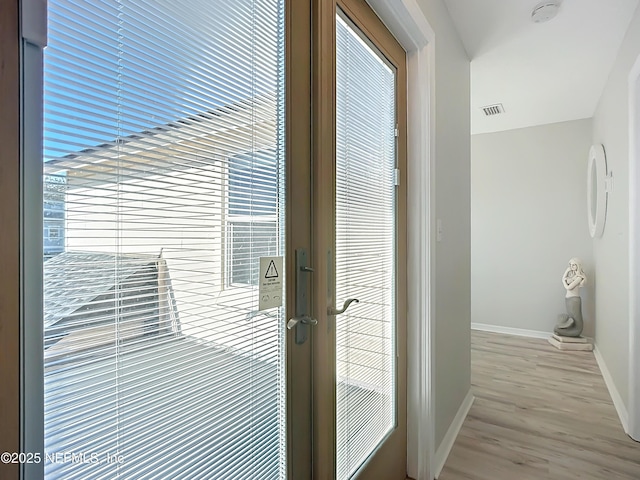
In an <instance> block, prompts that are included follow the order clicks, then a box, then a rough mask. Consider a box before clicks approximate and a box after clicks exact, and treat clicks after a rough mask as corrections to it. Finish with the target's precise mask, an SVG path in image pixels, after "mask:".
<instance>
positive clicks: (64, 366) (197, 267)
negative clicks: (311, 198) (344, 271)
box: [42, 0, 286, 480]
mask: <svg viewBox="0 0 640 480" xmlns="http://www.w3.org/2000/svg"><path fill="white" fill-rule="evenodd" d="M283 12H284V3H283V0H237V1H236V0H234V1H232V2H229V1H222V0H185V1H179V2H178V1H174V0H90V1H89V0H87V1H85V0H49V2H48V16H49V43H48V47H47V48H46V49H45V53H44V83H45V92H44V135H45V140H44V151H43V159H44V162H43V181H44V192H43V199H44V202H43V209H42V214H43V219H44V228H43V234H44V251H43V268H44V282H43V292H44V312H43V328H44V337H45V341H44V359H45V360H44V361H45V363H44V386H45V387H44V388H45V395H44V417H45V425H44V434H45V457H44V461H45V478H46V479H47V480H52V479H65V480H72V479H81V480H87V479H92V480H95V479H109V480H113V479H135V480H140V479H188V480H193V479H207V480H210V479H252V480H253V479H276V478H284V476H285V472H286V464H285V463H286V442H285V439H286V435H285V433H286V430H285V420H284V419H285V403H286V399H285V376H284V375H285V370H284V361H285V358H284V332H283V328H282V326H283V325H284V323H285V322H284V319H283V318H282V315H283V311H282V310H281V309H278V308H276V309H271V310H268V311H262V312H260V311H258V292H257V287H256V286H255V284H256V275H257V266H258V264H259V257H260V256H261V255H283V248H284V240H285V239H284V202H285V199H284V172H285V159H284V138H283V132H284V124H283V122H284V103H283V99H284V90H283V89H284V37H283V36H284V13H283Z"/></svg>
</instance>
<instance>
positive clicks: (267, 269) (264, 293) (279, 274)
mask: <svg viewBox="0 0 640 480" xmlns="http://www.w3.org/2000/svg"><path fill="white" fill-rule="evenodd" d="M283 275H284V272H283V271H282V257H260V279H259V281H260V283H259V285H260V288H259V293H260V301H259V303H258V310H266V309H268V308H274V307H280V306H282V284H283V281H282V279H283Z"/></svg>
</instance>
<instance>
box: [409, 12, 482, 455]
mask: <svg viewBox="0 0 640 480" xmlns="http://www.w3.org/2000/svg"><path fill="white" fill-rule="evenodd" d="M418 4H419V5H420V7H421V9H422V11H423V12H424V14H425V17H426V18H427V21H428V22H429V24H430V25H431V27H432V28H433V30H434V31H435V35H436V39H435V85H434V88H435V97H436V105H435V107H436V113H435V139H434V140H435V184H436V188H435V215H436V218H439V219H441V221H442V225H443V238H442V241H441V242H439V243H436V244H435V275H434V278H432V279H431V281H432V282H434V285H435V288H434V290H435V298H434V299H433V300H434V302H435V318H433V319H432V321H434V322H435V339H434V344H435V346H436V347H435V348H436V351H435V378H434V394H435V400H434V402H435V448H434V450H436V449H437V448H438V447H439V446H440V444H441V442H442V440H443V438H444V436H445V434H446V433H447V430H448V429H449V427H450V426H451V424H452V421H453V419H454V417H455V416H456V413H457V412H458V410H459V408H460V407H461V405H462V402H463V401H464V399H465V397H466V395H467V394H468V392H469V389H470V385H471V367H470V310H471V297H470V289H471V285H470V249H471V246H470V237H471V233H470V215H471V213H470V132H471V127H470V113H469V112H470V83H469V82H470V81H469V77H470V68H469V67H470V64H469V59H468V57H467V54H466V52H465V50H464V47H463V45H462V42H461V41H460V38H459V36H458V34H457V32H456V30H455V27H454V26H453V23H452V22H451V18H450V16H449V12H448V11H447V9H446V7H445V5H444V3H443V2H442V0H418ZM409 208H411V206H409ZM433 223H434V224H435V222H433ZM434 224H432V225H431V227H432V228H435V225H434Z"/></svg>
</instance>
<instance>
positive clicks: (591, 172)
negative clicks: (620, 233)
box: [587, 145, 609, 238]
mask: <svg viewBox="0 0 640 480" xmlns="http://www.w3.org/2000/svg"><path fill="white" fill-rule="evenodd" d="M608 192H609V174H608V172H607V160H606V157H605V153H604V147H603V146H602V145H592V146H591V148H590V149H589V163H588V165H587V212H588V217H589V233H590V234H591V237H593V238H599V237H601V236H602V233H603V232H604V224H605V222H606V218H607V196H608Z"/></svg>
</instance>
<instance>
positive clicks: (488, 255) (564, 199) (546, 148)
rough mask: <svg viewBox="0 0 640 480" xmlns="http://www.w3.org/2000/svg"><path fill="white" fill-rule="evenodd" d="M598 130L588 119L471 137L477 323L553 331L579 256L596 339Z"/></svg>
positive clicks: (589, 331) (588, 322) (589, 329)
mask: <svg viewBox="0 0 640 480" xmlns="http://www.w3.org/2000/svg"><path fill="white" fill-rule="evenodd" d="M591 128H592V123H591V120H590V119H588V120H576V121H570V122H562V123H554V124H549V125H542V126H537V127H529V128H521V129H516V130H509V131H504V132H498V133H488V134H482V135H473V136H472V139H471V185H472V186H471V192H472V193H471V205H472V207H471V218H472V221H471V232H472V233H471V235H472V248H471V279H472V280H471V321H472V322H474V323H482V324H489V325H496V326H501V327H509V328H517V329H524V330H536V331H548V332H552V331H553V326H554V325H555V324H556V320H557V316H558V314H559V313H562V312H564V311H565V306H564V295H565V293H566V291H565V289H564V288H563V287H562V282H561V279H562V275H563V273H564V270H565V268H566V267H567V263H568V261H569V259H570V258H572V257H580V258H581V259H582V261H583V266H584V268H585V273H586V274H587V276H588V282H587V284H586V285H585V288H583V289H582V292H581V294H582V301H583V316H584V318H585V335H587V336H592V335H593V331H594V302H593V299H594V281H593V258H592V257H593V255H592V245H591V237H590V236H589V227H588V222H587V161H588V153H589V147H590V145H591Z"/></svg>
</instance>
